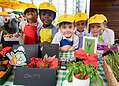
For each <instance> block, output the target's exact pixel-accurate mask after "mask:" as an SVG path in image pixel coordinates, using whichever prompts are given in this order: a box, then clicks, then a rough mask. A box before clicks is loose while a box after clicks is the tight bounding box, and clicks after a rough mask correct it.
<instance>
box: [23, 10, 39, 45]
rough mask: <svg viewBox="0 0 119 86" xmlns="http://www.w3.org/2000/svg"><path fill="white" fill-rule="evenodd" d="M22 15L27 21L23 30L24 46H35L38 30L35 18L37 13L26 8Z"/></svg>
mask: <svg viewBox="0 0 119 86" xmlns="http://www.w3.org/2000/svg"><path fill="white" fill-rule="evenodd" d="M24 15H25V17H26V19H27V24H26V25H25V27H24V29H23V40H24V44H36V43H38V34H37V32H38V28H37V26H38V25H37V17H38V12H37V9H36V8H27V9H26V10H25V11H24Z"/></svg>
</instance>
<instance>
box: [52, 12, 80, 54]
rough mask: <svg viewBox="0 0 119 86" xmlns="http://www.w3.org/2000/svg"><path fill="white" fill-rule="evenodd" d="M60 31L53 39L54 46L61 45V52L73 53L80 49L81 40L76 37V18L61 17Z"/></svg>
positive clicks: (66, 15)
mask: <svg viewBox="0 0 119 86" xmlns="http://www.w3.org/2000/svg"><path fill="white" fill-rule="evenodd" d="M57 24H58V26H59V31H58V32H57V33H56V35H55V37H54V38H53V41H52V44H59V46H60V50H61V51H64V52H65V51H72V50H75V49H77V48H78V44H79V38H78V36H77V35H75V27H74V16H73V15H69V14H64V15H61V16H60V17H59V19H58V23H57Z"/></svg>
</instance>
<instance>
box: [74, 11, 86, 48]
mask: <svg viewBox="0 0 119 86" xmlns="http://www.w3.org/2000/svg"><path fill="white" fill-rule="evenodd" d="M87 20H88V17H87V14H86V13H82V12H79V13H76V14H75V26H76V29H77V31H76V35H77V36H78V37H79V38H80V41H79V48H82V44H83V36H86V35H88V31H87Z"/></svg>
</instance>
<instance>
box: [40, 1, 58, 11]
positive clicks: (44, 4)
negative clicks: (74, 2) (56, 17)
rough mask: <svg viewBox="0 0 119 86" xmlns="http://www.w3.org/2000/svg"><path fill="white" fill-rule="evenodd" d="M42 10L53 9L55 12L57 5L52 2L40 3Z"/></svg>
mask: <svg viewBox="0 0 119 86" xmlns="http://www.w3.org/2000/svg"><path fill="white" fill-rule="evenodd" d="M39 9H40V10H51V11H53V12H56V7H55V6H54V5H53V4H52V3H48V2H43V3H41V4H40V5H39Z"/></svg>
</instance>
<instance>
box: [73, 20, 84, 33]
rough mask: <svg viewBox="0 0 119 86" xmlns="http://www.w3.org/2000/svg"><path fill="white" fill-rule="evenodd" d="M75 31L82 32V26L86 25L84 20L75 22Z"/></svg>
mask: <svg viewBox="0 0 119 86" xmlns="http://www.w3.org/2000/svg"><path fill="white" fill-rule="evenodd" d="M75 25H76V28H77V31H79V32H83V31H84V28H85V27H86V21H78V22H76V23H75Z"/></svg>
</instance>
